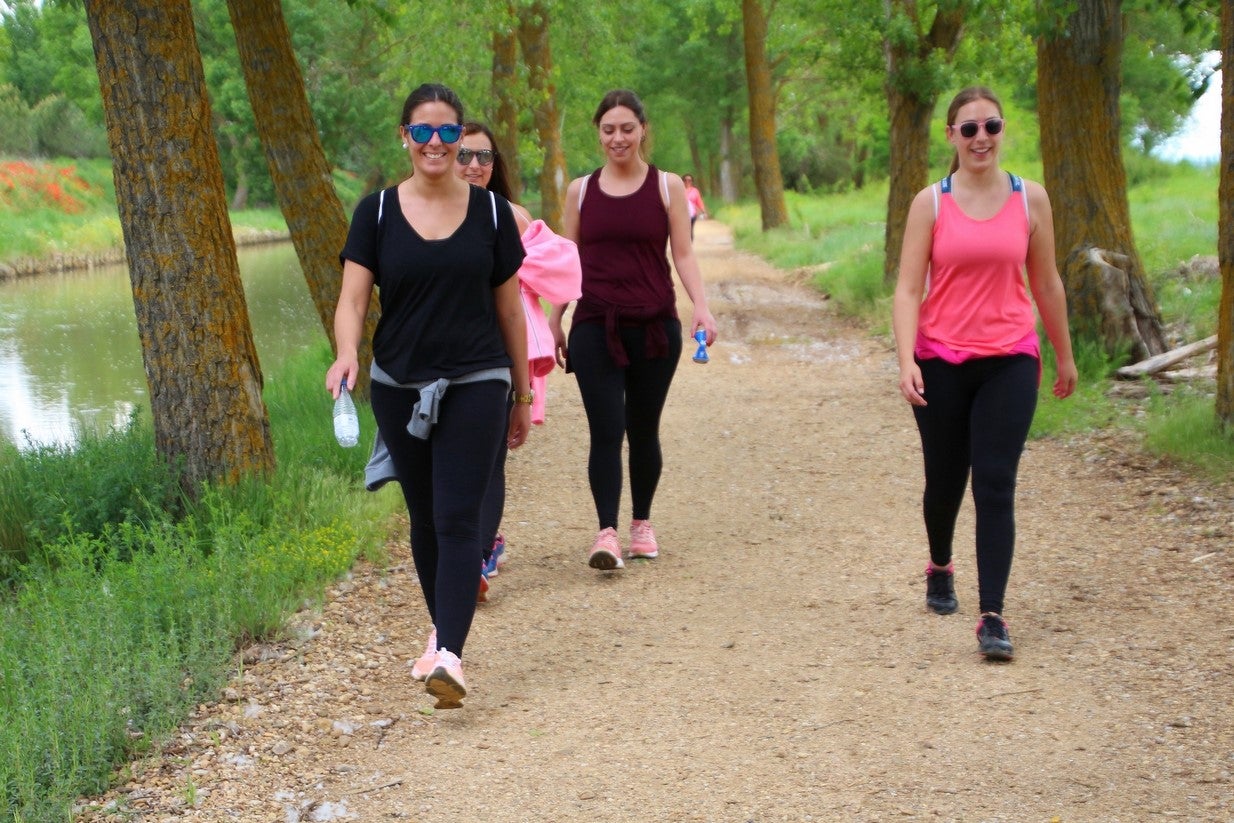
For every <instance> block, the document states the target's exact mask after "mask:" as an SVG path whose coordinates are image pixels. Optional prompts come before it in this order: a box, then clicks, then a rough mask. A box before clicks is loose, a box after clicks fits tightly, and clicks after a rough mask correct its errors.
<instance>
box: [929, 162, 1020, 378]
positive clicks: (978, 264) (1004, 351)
mask: <svg viewBox="0 0 1234 823" xmlns="http://www.w3.org/2000/svg"><path fill="white" fill-rule="evenodd" d="M1009 176H1010V175H1009ZM1010 177H1011V181H1012V192H1011V194H1010V195H1009V196H1008V197H1007V201H1006V202H1005V203H1004V204H1003V207H1002V208H1001V209H999V211H998V213H997V214H995V215H994V216H993V217H991V218H990V219H988V220H976V219H974V218H972V217H969V216H968V215H967V214H965V213H964V212H963V211H962V210H961V209H960V207H959V206H958V205H956V202H955V198H954V197H952V196H951V185H950V184H951V178H947V179H945V180H943V181H942V182H941V183H940V184H939V190H940V191H941V196H939V197H938V214H937V216H936V217H935V219H934V232H933V248H932V250H931V253H930V275H929V285H928V289H927V292H926V297H925V300H924V301H923V302H922V304H921V319H920V322H919V324H918V327H917V328H918V330H917V342H916V347H915V350H916V354H917V356H918V357H920V358H922V359H927V358H931V357H941V358H943V359H944V360H947V361H948V362H951V363H960V362H963V361H964V360H967V359H969V358H970V357H990V356H996V355H1009V354H1031V355H1033V356H1035V357H1040V343H1039V342H1038V340H1037V320H1036V316H1035V314H1034V313H1033V304H1032V301H1031V300H1030V299H1029V296H1028V289H1027V287H1026V286H1025V281H1024V264H1025V260H1026V259H1027V257H1028V235H1029V222H1028V201H1027V199H1026V198H1025V196H1024V192H1023V183H1022V181H1021V180H1020V179H1019V178H1018V177H1014V176H1010Z"/></svg>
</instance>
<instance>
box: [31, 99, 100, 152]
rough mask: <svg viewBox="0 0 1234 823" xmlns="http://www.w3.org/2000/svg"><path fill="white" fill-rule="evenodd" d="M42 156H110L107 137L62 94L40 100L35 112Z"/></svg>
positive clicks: (34, 118)
mask: <svg viewBox="0 0 1234 823" xmlns="http://www.w3.org/2000/svg"><path fill="white" fill-rule="evenodd" d="M31 115H32V120H33V125H34V135H35V141H36V144H37V146H38V153H39V154H41V155H43V156H44V157H72V158H83V157H108V156H109V155H110V151H109V150H108V147H107V134H106V133H105V132H104V131H103V130H102V129H101V128H99V127H98V126H97V125H95V124H94V123H91V122H90V121H89V120H88V119H86V115H85V112H83V111H82V110H81V108H80V107H79V106H78V105H77V104H76V103H74V102H72V101H71V100H69V99H68V98H67V97H65V96H64V95H62V94H56V95H52V96H51V97H45V98H44V99H42V100H40V101H39V102H38V104H37V105H36V106H35V107H34V110H33V111H32V112H31Z"/></svg>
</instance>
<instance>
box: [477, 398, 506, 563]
mask: <svg viewBox="0 0 1234 823" xmlns="http://www.w3.org/2000/svg"><path fill="white" fill-rule="evenodd" d="M513 406H514V398H513V396H511V397H510V398H509V402H508V403H507V404H506V416H507V417H509V415H510V412H511V411H512V410H513ZM509 454H510V447H509V445H508V444H507V443H506V438H505V437H503V438H501V448H500V449H499V450H498V452H497V463H496V465H494V466H493V476H492V477H491V478H490V479H489V482H488V491H486V492H485V493H484V505H483V506H482V507H481V509H480V540H481V542H482V543H483V547H484V560H485V562H488V559H489V557H491V556H492V554H493V543H494V542H496V540H497V532H498V531H500V530H501V518H502V517H503V516H504V514H505V508H506V457H507V456H508V455H509Z"/></svg>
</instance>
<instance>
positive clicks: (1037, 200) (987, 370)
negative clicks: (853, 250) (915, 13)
mask: <svg viewBox="0 0 1234 823" xmlns="http://www.w3.org/2000/svg"><path fill="white" fill-rule="evenodd" d="M1004 125H1005V121H1004V120H1003V112H1002V105H1001V104H1000V103H999V101H998V98H997V97H996V96H995V95H994V93H993V92H992V91H990V90H989V89H987V88H983V87H979V86H972V87H969V88H966V89H964V90H963V91H961V92H960V93H959V94H958V95H956V97H955V99H953V100H952V101H951V105H950V107H949V108H948V110H947V140H948V141H949V142H950V143H951V144H952V145H954V146H955V149H956V153H955V159H954V160H953V161H952V167H951V174H949V175H948V176H947V177H946V178H945V179H944V180H942V181H940V182H939V183H936V184H935V185H932V186H930V187H928V188H925V189H922V190H921V191H920V192H918V194H917V196H916V197H915V198H914V200H913V203H912V206H911V207H910V208H909V213H908V221H907V223H906V225H905V229H904V246H903V249H902V251H901V255H900V272H899V280H898V282H897V285H896V291H895V302H894V308H893V313H892V325H893V328H894V330H895V338H896V351H897V355H898V359H899V363H900V393H901V394H902V395H903V396H904V399H905V400H907V401H908V402H909V404H910V405H911V407H912V410H913V415H914V417H915V418H916V421H917V429H918V431H919V432H920V434H921V446H922V453H923V457H924V463H925V477H926V483H925V493H924V495H923V497H922V509H923V514H924V517H925V526H926V537H927V540H928V542H929V549H930V561H929V564H928V565H927V566H926V607H927V608H928V609H929V610H931V611H933V612H935V613H937V614H951V613H952V612H955V611H956V610H957V609H958V608H959V603H958V601H957V600H956V595H955V582H954V568H953V566H952V562H951V560H952V539H953V537H954V533H955V523H956V516H957V515H958V514H959V511H960V504H961V502H962V501H963V499H964V492H965V488H966V486H967V485H968V478H969V474H970V472H971V475H972V486H973V503H974V506H975V508H976V513H977V529H976V555H977V588H978V599H979V601H980V602H979V604H978V607H979V611H980V615H981V616H980V619H979V621H978V623H977V644H978V650H979V652H980V653H981V654H982V655H984V656H985V658H986V659H987V660H1011V659H1012V656H1013V650H1012V645H1011V637H1010V635H1009V633H1008V630H1007V622H1006V620H1004V618H1003V616H1002V613H1003V598H1004V595H1005V594H1006V589H1007V580H1008V578H1009V577H1010V574H1011V559H1012V554H1013V553H1014V549H1015V486H1016V474H1017V471H1018V468H1019V462H1020V455H1021V453H1022V452H1023V450H1024V442H1025V440H1026V439H1027V437H1028V430H1029V427H1030V426H1031V424H1032V419H1033V413H1034V411H1035V410H1036V404H1037V388H1038V384H1039V381H1040V374H1041V360H1040V344H1039V342H1038V340H1037V329H1036V317H1035V315H1034V312H1033V303H1034V302H1035V303H1036V307H1037V311H1038V312H1039V313H1040V315H1041V321H1042V325H1043V326H1044V327H1045V332H1046V336H1047V337H1049V339H1050V344H1051V345H1052V346H1053V347H1054V354H1055V359H1056V361H1057V364H1058V374H1057V377H1056V379H1055V381H1054V395H1055V396H1056V397H1058V398H1060V399H1061V398H1065V397H1068V396H1069V395H1070V394H1071V393H1072V392H1073V391H1074V390H1075V386H1076V381H1077V374H1076V367H1075V360H1074V358H1073V357H1072V353H1071V336H1070V332H1069V331H1068V328H1067V300H1066V296H1065V294H1064V292H1063V283H1062V278H1060V277H1059V274H1058V267H1057V264H1056V262H1055V258H1054V223H1053V216H1052V213H1051V209H1050V199H1049V196H1048V195H1047V194H1046V191H1045V189H1044V188H1042V187H1041V186H1040V185H1039V184H1037V183H1033V182H1031V181H1027V180H1021V179H1020V178H1018V177H1015V176H1014V175H1011V174H1008V173H1007V172H1004V171H1003V170H1002V169H1001V168H1000V167H999V148H1000V147H1001V145H1002V136H1003V128H1004ZM1026 271H1027V286H1026V284H1025V272H1026ZM1030 292H1031V294H1032V299H1031V300H1030V299H1029V293H1030ZM927 391H928V395H927ZM927 398H928V402H927Z"/></svg>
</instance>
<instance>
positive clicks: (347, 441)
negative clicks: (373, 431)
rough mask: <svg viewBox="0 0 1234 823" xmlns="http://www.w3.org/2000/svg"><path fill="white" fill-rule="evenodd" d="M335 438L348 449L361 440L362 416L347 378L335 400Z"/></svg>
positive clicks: (340, 386)
mask: <svg viewBox="0 0 1234 823" xmlns="http://www.w3.org/2000/svg"><path fill="white" fill-rule="evenodd" d="M334 439H335V440H337V441H338V444H339V445H340V446H343V447H344V448H348V449H349V448H351V447H352V446H354V445H356V444H357V443H359V442H360V418H359V417H358V416H357V415H356V404H355V403H353V402H352V401H351V392H349V391H347V379H346V378H343V382H342V383H340V384H339V389H338V400H335V401H334Z"/></svg>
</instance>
